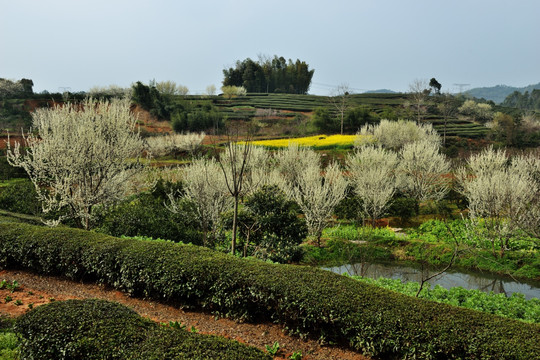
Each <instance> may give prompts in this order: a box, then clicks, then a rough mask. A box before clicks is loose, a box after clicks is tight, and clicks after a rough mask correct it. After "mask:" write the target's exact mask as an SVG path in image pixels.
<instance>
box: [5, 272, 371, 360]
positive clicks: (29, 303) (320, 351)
mask: <svg viewBox="0 0 540 360" xmlns="http://www.w3.org/2000/svg"><path fill="white" fill-rule="evenodd" d="M4 279H5V280H7V281H9V282H10V283H11V282H12V281H17V282H18V283H19V284H20V287H19V289H18V290H17V291H15V292H13V293H12V292H11V291H10V290H6V289H3V290H0V314H7V315H10V316H18V315H21V314H23V313H25V312H26V311H28V310H29V308H30V307H36V306H39V305H42V304H46V303H49V302H50V301H59V300H67V299H87V298H99V299H106V300H111V301H115V302H119V303H122V304H124V305H127V306H128V307H130V308H132V309H134V310H135V311H136V312H138V313H139V314H140V315H142V316H144V317H148V318H150V319H152V320H154V321H158V322H169V321H178V322H180V323H182V324H184V325H186V326H187V328H188V329H189V328H191V327H192V326H193V327H195V328H196V329H197V330H198V331H199V332H200V333H202V334H214V335H220V336H224V337H227V338H231V339H235V340H238V341H240V342H243V343H246V344H248V345H251V346H255V347H257V348H259V349H263V350H264V348H265V345H272V344H273V343H274V342H276V341H277V342H278V343H279V344H280V349H281V350H280V352H279V355H280V357H276V358H275V359H288V358H289V356H290V355H291V354H292V353H293V352H294V351H301V352H302V354H303V355H304V356H303V358H302V359H303V360H318V359H320V360H323V359H324V360H329V359H336V360H337V359H339V360H352V359H357V360H364V359H369V358H367V357H364V356H362V355H360V354H358V353H356V352H353V351H351V350H347V349H342V348H338V347H327V346H321V345H319V343H318V342H316V341H314V340H301V339H299V338H297V337H292V336H287V335H285V334H284V331H283V327H282V326H280V325H276V324H271V323H263V324H246V323H236V322H234V321H232V320H229V319H218V320H216V319H215V318H214V316H213V315H211V314H207V313H203V312H196V311H190V310H183V309H179V308H177V307H173V306H170V305H166V304H162V303H158V302H154V301H147V300H142V299H137V298H131V297H129V296H127V295H125V294H124V293H122V292H119V291H116V290H112V289H109V288H107V287H105V286H99V285H95V284H87V283H80V282H74V281H71V280H67V279H63V278H59V277H51V276H40V275H35V274H33V273H30V272H26V271H18V270H17V271H10V270H3V271H0V281H2V280H4ZM7 296H9V297H11V300H10V301H8V302H7V303H6V297H7Z"/></svg>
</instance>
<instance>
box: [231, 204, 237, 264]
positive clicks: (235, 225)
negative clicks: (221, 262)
mask: <svg viewBox="0 0 540 360" xmlns="http://www.w3.org/2000/svg"><path fill="white" fill-rule="evenodd" d="M237 219H238V196H235V197H234V211H233V225H232V240H231V254H232V255H234V249H235V247H236V228H237V227H238V224H237Z"/></svg>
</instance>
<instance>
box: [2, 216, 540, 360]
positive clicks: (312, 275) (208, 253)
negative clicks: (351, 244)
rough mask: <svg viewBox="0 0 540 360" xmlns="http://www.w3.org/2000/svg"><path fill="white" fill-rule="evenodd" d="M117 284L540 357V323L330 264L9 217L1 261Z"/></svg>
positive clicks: (330, 332)
mask: <svg viewBox="0 0 540 360" xmlns="http://www.w3.org/2000/svg"><path fill="white" fill-rule="evenodd" d="M16 267H19V268H27V269H31V270H33V271H36V272H38V273H42V274H57V275H65V276H67V277H69V278H72V279H86V280H93V281H97V282H99V283H105V284H109V285H111V286H113V287H115V288H116V289H119V290H122V291H125V292H127V293H128V294H130V295H133V296H145V297H147V298H151V299H155V300H160V299H161V300H171V301H175V302H178V303H181V304H184V305H186V306H192V307H197V308H203V309H207V310H211V311H213V312H214V313H216V314H221V315H225V316H230V317H233V318H236V319H241V320H245V321H256V320H272V321H275V322H279V323H282V324H284V325H285V326H286V327H287V328H288V329H289V331H290V332H292V333H295V334H299V335H309V336H312V337H315V338H320V339H324V340H325V341H332V342H337V343H340V344H348V345H349V346H351V347H352V348H354V349H357V350H358V351H360V352H362V353H365V354H368V355H378V356H380V357H382V358H394V357H397V358H422V359H458V358H459V359H463V358H469V359H488V358H489V359H532V358H540V326H538V325H535V324H524V323H522V322H518V321H515V320H510V319H505V318H501V317H497V316H492V315H488V314H483V313H480V312H476V311H472V310H468V309H460V308H457V307H453V306H449V305H446V304H438V303H434V302H431V301H427V300H423V299H416V298H412V297H408V296H405V295H401V294H398V293H395V292H393V291H389V290H385V289H382V288H379V287H376V286H373V285H370V284H364V283H361V282H358V281H355V280H353V279H349V278H346V277H342V276H340V275H337V274H333V273H330V272H327V271H324V270H320V269H316V268H311V267H303V266H292V265H275V264H268V263H263V262H260V261H256V260H245V259H238V258H235V257H232V256H230V255H226V254H222V253H217V252H215V251H212V250H209V249H206V248H201V247H197V246H193V245H180V244H175V243H171V242H165V241H141V240H134V239H118V238H114V237H110V236H104V235H101V234H97V233H92V232H86V231H81V230H76V229H67V228H54V229H53V228H43V227H38V226H32V225H26V224H15V223H4V224H0V268H16Z"/></svg>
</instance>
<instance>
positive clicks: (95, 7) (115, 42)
mask: <svg viewBox="0 0 540 360" xmlns="http://www.w3.org/2000/svg"><path fill="white" fill-rule="evenodd" d="M539 16H540V1H539V0H513V1H510V0H505V1H501V0H489V1H488V0H453V1H442V0H356V1H354V0H329V1H327V0H309V1H308V0H286V1H283V0H272V1H259V0H216V1H209V0H188V1H184V0H177V1H175V0H0V77H3V78H8V79H17V80H18V79H21V78H30V79H32V80H33V81H34V91H36V92H39V91H42V90H45V89H46V90H48V91H50V92H57V91H59V90H60V88H61V87H70V88H71V91H81V90H82V91H86V90H88V89H89V88H90V87H92V86H95V85H99V86H107V85H110V84H116V85H119V86H124V87H127V86H130V85H131V84H132V83H133V82H136V81H138V80H140V81H142V82H144V83H148V81H149V80H151V79H156V80H157V81H162V80H173V81H175V82H176V83H178V84H182V85H186V86H187V87H188V88H189V89H190V93H202V92H204V90H205V88H206V86H207V85H210V84H213V85H215V86H216V87H217V88H219V87H221V81H222V80H223V73H222V70H223V68H224V67H227V66H231V65H233V64H234V63H235V61H236V60H244V59H245V58H247V57H251V58H252V59H254V60H256V59H257V55H259V54H266V55H270V56H272V57H273V55H278V56H283V57H285V58H286V59H289V58H291V59H293V61H294V60H296V59H297V58H298V59H300V60H303V61H306V62H307V63H308V64H309V65H310V68H313V69H315V75H314V77H313V82H312V86H311V89H310V93H313V94H328V93H330V92H331V91H332V89H333V88H335V87H336V86H338V85H340V84H343V83H346V84H348V85H349V87H350V88H352V89H354V90H355V92H362V91H365V90H375V89H382V88H386V89H392V90H395V91H407V89H408V85H409V84H410V83H411V82H412V81H413V80H415V79H427V80H429V79H430V78H432V77H435V78H436V79H437V80H438V81H439V82H440V83H441V84H442V85H443V90H445V91H456V90H457V87H456V86H455V85H454V84H456V83H466V84H470V86H469V87H468V88H473V87H481V86H494V85H499V84H505V85H511V86H526V85H529V84H533V83H537V82H539V81H540V21H539V20H538V18H539Z"/></svg>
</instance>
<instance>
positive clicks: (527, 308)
mask: <svg viewBox="0 0 540 360" xmlns="http://www.w3.org/2000/svg"><path fill="white" fill-rule="evenodd" d="M351 277H352V278H353V279H355V280H358V281H363V282H366V283H368V284H373V285H377V286H380V287H383V288H385V289H389V290H393V291H397V292H399V293H401V294H405V295H409V296H416V293H417V292H418V289H419V287H420V284H419V283H417V282H407V283H403V282H402V281H401V280H400V279H385V278H379V279H372V278H368V277H362V276H351ZM419 297H421V298H423V299H428V300H433V301H436V302H440V303H445V304H449V305H454V306H460V307H464V308H468V309H473V310H477V311H482V312H485V313H488V314H494V315H498V316H504V317H507V318H510V319H516V320H521V321H525V322H529V323H535V324H539V323H540V300H539V299H536V298H533V299H531V300H526V299H525V297H524V296H523V295H522V294H517V293H514V294H512V296H510V297H507V296H506V295H505V294H494V293H485V292H483V291H480V290H467V289H464V288H462V287H455V288H451V289H445V288H443V287H442V286H440V285H435V286H434V287H433V288H431V287H429V284H428V286H427V287H423V288H422V291H421V292H420V294H419Z"/></svg>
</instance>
